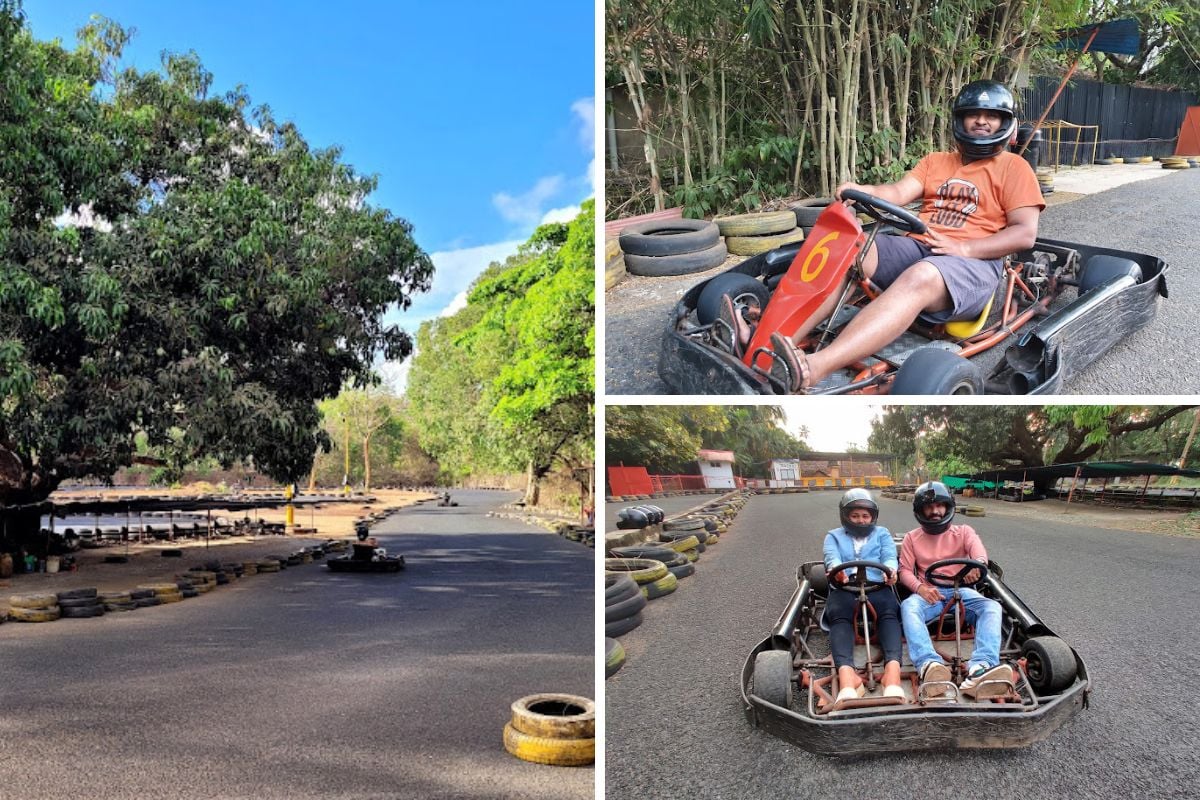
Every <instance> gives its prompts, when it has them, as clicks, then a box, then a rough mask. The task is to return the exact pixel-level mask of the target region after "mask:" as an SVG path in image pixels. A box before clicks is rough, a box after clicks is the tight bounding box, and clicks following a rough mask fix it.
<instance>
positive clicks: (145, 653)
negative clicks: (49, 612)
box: [0, 491, 595, 800]
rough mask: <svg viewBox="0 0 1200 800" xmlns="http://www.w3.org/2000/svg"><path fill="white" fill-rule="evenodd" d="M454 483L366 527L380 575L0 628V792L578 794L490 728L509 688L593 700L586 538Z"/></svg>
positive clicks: (499, 724)
mask: <svg viewBox="0 0 1200 800" xmlns="http://www.w3.org/2000/svg"><path fill="white" fill-rule="evenodd" d="M455 499H456V500H458V502H459V503H460V504H461V505H460V506H459V507H458V508H444V509H443V508H436V507H432V506H418V507H415V508H412V509H408V510H405V511H403V512H400V513H399V514H396V515H394V516H392V517H390V518H389V519H388V520H387V521H385V522H384V523H382V524H381V525H379V526H378V527H377V528H376V529H375V532H376V533H377V536H378V538H379V539H380V540H381V544H382V545H383V546H385V547H387V548H388V550H389V552H392V553H402V554H404V556H405V557H406V559H407V561H408V568H407V569H406V570H405V571H404V572H402V573H400V574H398V575H344V574H339V575H331V574H330V573H328V571H327V570H326V569H325V568H324V567H323V566H320V565H319V562H318V563H317V564H312V565H305V566H302V567H294V568H292V569H288V570H286V571H284V572H281V573H279V574H277V575H259V576H254V577H249V578H243V579H241V580H239V581H237V582H235V583H233V584H231V585H229V586H223V587H220V588H218V589H217V590H216V591H214V592H211V593H209V594H206V595H202V596H200V597H198V598H195V599H192V600H188V601H186V602H184V603H178V604H172V605H166V606H159V607H156V608H147V609H139V610H138V611H135V612H132V613H129V614H110V615H106V616H105V617H103V618H100V619H82V620H78V619H70V620H60V621H58V622H55V623H53V624H49V625H18V624H15V623H9V624H6V625H4V626H0V674H2V675H3V687H2V689H0V763H2V764H3V765H4V776H3V778H2V779H0V787H2V788H0V796H3V797H6V798H41V797H46V798H63V797H105V798H110V797H116V798H124V797H139V798H141V797H198V798H199V797H203V798H209V797H255V798H267V797H270V798H275V797H278V798H304V797H322V798H325V797H420V798H443V797H446V798H449V797H454V798H460V797H471V798H502V797H503V798H547V799H550V798H554V799H555V800H557V798H564V797H566V798H588V797H593V796H594V779H595V772H594V770H593V769H592V768H560V767H549V766H542V765H537V764H529V763H526V762H524V761H519V760H517V759H515V758H513V757H512V756H510V755H508V754H507V753H506V752H505V751H504V749H503V746H502V744H501V732H502V729H503V726H504V723H505V722H507V721H508V718H509V713H510V712H509V704H510V703H511V702H512V701H513V700H515V699H517V698H519V697H523V696H525V695H528V694H534V693H538V692H569V693H572V694H579V695H583V696H586V697H591V696H593V695H594V683H593V681H594V659H593V657H592V652H593V616H594V613H593V596H594V594H593V588H592V583H593V581H592V575H593V560H592V555H593V554H592V551H591V550H589V549H587V548H584V547H582V546H580V545H578V544H576V543H574V542H568V541H566V540H564V539H561V538H559V537H557V536H554V535H553V534H550V533H547V532H545V531H542V530H541V529H538V528H533V527H527V526H525V525H522V524H520V523H518V522H513V521H511V520H502V519H492V518H488V517H486V516H484V512H485V511H486V509H487V508H488V507H491V506H494V505H496V504H498V503H500V502H503V501H504V500H507V499H509V498H508V496H507V495H502V494H501V493H498V492H482V491H480V492H468V491H459V492H455Z"/></svg>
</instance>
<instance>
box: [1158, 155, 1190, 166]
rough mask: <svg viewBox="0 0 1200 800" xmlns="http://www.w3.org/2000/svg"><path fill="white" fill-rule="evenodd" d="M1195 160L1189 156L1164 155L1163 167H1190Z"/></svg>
mask: <svg viewBox="0 0 1200 800" xmlns="http://www.w3.org/2000/svg"><path fill="white" fill-rule="evenodd" d="M1192 164H1193V161H1192V160H1191V159H1189V158H1188V157H1187V156H1163V160H1162V168H1163V169H1188V168H1190V167H1191V166H1192Z"/></svg>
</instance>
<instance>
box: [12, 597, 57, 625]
mask: <svg viewBox="0 0 1200 800" xmlns="http://www.w3.org/2000/svg"><path fill="white" fill-rule="evenodd" d="M8 605H9V610H8V618H9V619H11V620H13V621H15V622H53V621H54V620H56V619H58V618H59V617H60V616H61V615H62V610H61V609H60V608H59V607H58V595H55V594H49V593H35V594H14V595H12V596H11V597H9V598H8Z"/></svg>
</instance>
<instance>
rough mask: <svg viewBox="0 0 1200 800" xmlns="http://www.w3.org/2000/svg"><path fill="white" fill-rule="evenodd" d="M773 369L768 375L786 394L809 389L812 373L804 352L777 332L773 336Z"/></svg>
mask: <svg viewBox="0 0 1200 800" xmlns="http://www.w3.org/2000/svg"><path fill="white" fill-rule="evenodd" d="M771 351H772V353H773V354H774V356H775V357H774V358H772V359H771V369H770V370H769V371H768V373H767V375H768V377H770V379H771V382H772V383H773V384H774V385H775V386H776V387H778V388H782V389H783V390H784V392H783V393H784V394H796V393H797V392H802V391H804V390H805V389H807V388H808V382H809V377H810V376H811V374H812V373H811V371H810V370H809V368H808V359H807V358H805V356H804V351H802V350H800V349H798V348H797V347H796V346H795V345H794V344H792V341H791V339H788V338H787V337H786V336H784V335H783V334H781V333H779V332H778V331H776V332H775V333H772V334H771Z"/></svg>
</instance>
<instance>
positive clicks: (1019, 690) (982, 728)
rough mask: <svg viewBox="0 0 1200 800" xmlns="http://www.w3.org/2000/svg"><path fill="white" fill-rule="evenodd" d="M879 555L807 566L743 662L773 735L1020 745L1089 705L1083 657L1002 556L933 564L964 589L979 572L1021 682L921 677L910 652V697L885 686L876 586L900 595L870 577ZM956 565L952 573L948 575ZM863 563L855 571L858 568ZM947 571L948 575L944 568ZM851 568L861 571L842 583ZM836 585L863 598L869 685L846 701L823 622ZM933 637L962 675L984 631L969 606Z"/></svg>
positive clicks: (858, 653) (894, 747) (941, 576)
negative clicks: (888, 692) (885, 691)
mask: <svg viewBox="0 0 1200 800" xmlns="http://www.w3.org/2000/svg"><path fill="white" fill-rule="evenodd" d="M867 567H874V568H877V569H879V568H882V567H883V565H882V564H878V563H876V562H871V561H852V562H848V563H846V564H841V565H839V566H838V567H836V568H835V569H834V570H833V573H830V574H829V575H826V573H825V565H824V564H823V563H822V562H820V561H814V562H809V563H806V564H804V565H802V566H801V567H800V569H799V571H798V573H797V578H798V586H797V587H796V591H795V592H794V593H793V595H792V598H791V600H790V601H789V602H788V604H787V607H786V608H785V609H784V612H783V614H782V615H781V616H780V618H779V621H778V622H777V623H776V625H775V628H774V629H773V630H772V632H771V635H770V636H768V637H767V638H766V639H764V640H763V641H762V642H760V643H759V644H758V645H757V646H756V647H755V648H754V649H753V650H752V651H751V652H750V656H749V658H747V659H746V663H745V665H744V666H743V667H742V701H743V704H744V708H745V712H746V717H747V719H749V720H750V722H751V723H752V724H754V725H756V726H758V727H761V728H763V729H765V730H766V731H767V732H769V733H771V734H773V735H775V736H778V737H780V738H782V739H786V740H787V741H789V742H791V743H793V744H796V745H799V746H800V747H803V748H804V749H806V750H810V751H812V752H815V753H822V754H826V755H855V754H865V753H879V752H887V751H899V750H933V749H939V750H940V749H955V748H963V749H970V748H1011V747H1020V746H1024V745H1028V744H1032V743H1033V742H1036V741H1039V740H1041V739H1044V738H1046V737H1047V736H1049V735H1050V734H1051V733H1052V732H1053V731H1055V730H1057V729H1058V728H1059V727H1061V726H1062V725H1063V724H1064V723H1066V722H1067V720H1069V719H1070V718H1071V717H1072V716H1074V715H1075V714H1076V713H1077V712H1079V711H1080V710H1081V709H1083V708H1086V707H1087V699H1088V694H1089V693H1090V691H1091V684H1090V681H1089V680H1088V675H1087V668H1086V667H1085V666H1084V663H1083V660H1082V659H1081V658H1080V657H1079V656H1078V654H1076V653H1075V651H1074V650H1072V649H1071V647H1069V646H1068V645H1067V643H1066V642H1064V641H1063V640H1062V639H1060V638H1058V637H1057V636H1055V635H1054V633H1053V632H1051V630H1050V629H1049V628H1048V627H1047V626H1046V625H1045V623H1043V622H1042V621H1041V620H1040V619H1038V618H1037V616H1035V615H1034V613H1033V612H1032V611H1031V610H1030V609H1029V607H1028V606H1026V605H1025V604H1024V603H1023V602H1022V601H1021V599H1020V598H1018V597H1017V596H1016V594H1015V593H1014V592H1013V591H1012V589H1010V588H1008V586H1007V585H1005V584H1004V583H1003V581H1002V580H1001V576H1002V571H1001V570H1000V567H999V566H998V565H997V564H996V563H995V562H988V564H982V563H980V562H978V561H971V560H969V559H950V560H947V561H939V562H937V563H935V564H932V565H930V567H929V569H928V570H927V571H926V575H925V580H926V581H927V582H929V583H935V584H937V585H941V586H947V587H952V588H955V589H957V588H958V587H961V586H963V585H965V583H964V579H965V578H966V577H969V573H970V572H971V571H973V570H977V571H978V572H979V573H980V577H979V580H978V581H977V582H976V583H975V585H974V586H975V588H976V589H977V590H978V591H979V592H981V593H982V594H984V595H985V596H987V597H990V598H992V599H994V600H996V601H997V602H999V603H1000V607H1001V608H1002V609H1003V621H1002V624H1001V648H1000V656H1001V659H1002V661H1003V662H1005V663H1007V664H1009V665H1010V666H1012V667H1013V672H1014V675H1015V678H1014V680H1013V681H1012V682H1009V681H1001V680H996V681H986V682H984V683H982V684H980V686H979V687H978V689H977V691H976V692H975V695H974V696H968V695H966V694H964V693H962V692H961V691H959V687H958V684H957V682H945V683H942V682H939V683H926V684H920V683H919V681H918V679H917V675H916V671H915V669H914V667H913V665H912V663H911V662H910V661H909V660H908V653H907V643H905V644H906V646H905V647H904V660H903V662H902V664H901V688H902V689H903V690H904V694H905V696H904V698H898V697H883V696H882V695H881V693H879V692H876V691H874V690H875V689H876V688H877V686H878V682H879V678H880V676H881V675H882V670H883V664H882V653H881V652H880V650H879V646H878V644H877V643H876V640H875V631H874V609H873V608H872V607H871V606H870V595H871V593H872V592H873V591H877V590H883V591H891V588H890V587H885V586H884V584H882V583H875V582H872V581H871V580H870V579H869V578H868V577H867V571H866V568H867ZM946 568H950V569H951V571H952V577H945V569H946ZM851 571H853V572H851ZM935 571H937V572H935ZM839 572H846V573H847V574H849V575H851V577H850V578H849V580H848V581H847V582H846V583H845V584H841V585H840V586H839V585H838V584H837V581H836V580H834V578H835V576H836V574H837V573H839ZM830 591H850V592H853V593H855V594H857V595H858V606H857V607H856V610H855V619H856V630H855V647H854V659H855V668H856V669H857V670H858V671H859V675H860V676H861V677H862V678H863V682H864V684H865V685H866V687H867V689H868V690H870V691H868V693H867V694H866V695H865V696H864V697H862V698H858V699H851V700H843V701H842V702H841V703H838V702H837V701H836V700H835V698H836V697H837V695H838V691H839V688H840V687H839V686H838V674H837V670H835V669H834V668H833V659H832V656H831V655H830V650H829V639H828V635H827V634H826V632H825V630H824V629H823V628H822V627H821V617H822V614H823V612H824V609H825V598H826V597H827V595H828V592H830ZM930 630H931V632H932V638H933V644H934V647H935V648H937V650H938V652H939V653H940V654H941V655H942V657H943V658H944V659H945V660H946V662H947V664H949V665H950V667H951V670H952V673H953V675H954V677H956V678H957V679H959V680H961V678H962V677H963V675H964V671H965V668H966V663H967V660H968V659H969V657H970V655H971V651H972V649H973V644H974V642H973V633H974V632H973V630H972V629H971V628H970V626H968V625H967V623H966V619H965V617H964V616H963V614H962V608H961V606H960V605H958V604H955V603H950V604H948V605H947V610H946V612H945V613H944V614H943V615H942V616H941V617H940V618H939V619H937V620H934V621H933V622H932V623H930Z"/></svg>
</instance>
